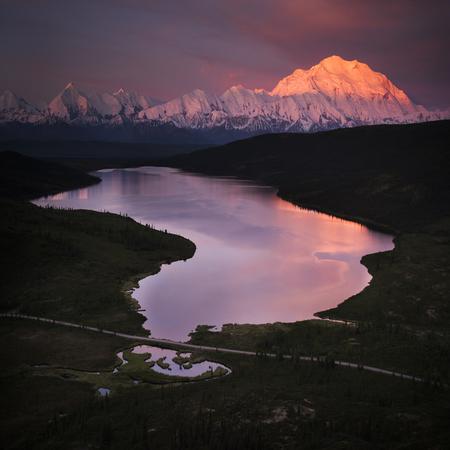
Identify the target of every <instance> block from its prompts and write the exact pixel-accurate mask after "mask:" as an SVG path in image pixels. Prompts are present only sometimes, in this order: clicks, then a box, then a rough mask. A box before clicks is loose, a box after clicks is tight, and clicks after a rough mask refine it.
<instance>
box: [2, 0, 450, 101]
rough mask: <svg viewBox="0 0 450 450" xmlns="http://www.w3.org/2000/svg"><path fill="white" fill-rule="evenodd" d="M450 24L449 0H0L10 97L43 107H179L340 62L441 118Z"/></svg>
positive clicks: (449, 89) (447, 91) (447, 97)
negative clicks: (81, 91) (356, 65)
mask: <svg viewBox="0 0 450 450" xmlns="http://www.w3.org/2000/svg"><path fill="white" fill-rule="evenodd" d="M449 24H450V1H449V0H428V1H424V0H418V1H416V0H377V1H374V0H367V1H366V0H247V1H245V0H240V1H239V0H146V1H144V0H122V1H120V0H77V1H65V0H0V61H1V66H0V89H7V88H8V89H11V90H13V91H14V92H16V93H17V94H18V95H20V96H23V97H24V98H26V99H28V100H30V101H33V102H35V103H37V102H41V101H48V100H50V99H51V98H52V97H54V96H55V95H56V94H57V93H58V92H59V91H61V90H62V89H63V88H64V86H65V85H66V84H67V83H68V82H70V81H72V82H75V84H77V85H79V86H81V87H85V88H91V89H95V90H99V91H115V90H117V89H119V88H121V87H122V88H125V89H128V90H132V91H137V92H140V93H142V94H145V95H149V96H152V97H155V98H159V99H164V100H169V99H171V98H174V97H177V96H179V95H182V94H184V93H187V92H190V91H192V90H193V89H195V88H201V89H203V90H206V91H209V92H214V93H217V94H221V93H222V92H223V91H224V90H225V89H227V88H228V87H230V86H232V85H236V84H241V85H244V86H245V87H248V88H264V89H272V88H273V87H274V85H275V84H276V82H277V81H278V80H279V79H281V78H283V77H284V76H286V75H288V74H289V73H291V72H292V71H293V70H294V69H296V68H309V67H311V66H312V65H314V64H317V63H318V62H319V61H320V60H321V59H323V58H325V57H327V56H330V55H333V54H337V55H340V56H342V57H343V58H345V59H350V60H352V59H358V60H359V61H362V62H365V63H367V64H369V66H371V67H372V68H373V69H374V70H377V71H379V72H383V73H384V74H386V75H387V76H388V77H389V78H390V79H391V81H393V82H394V83H395V84H396V85H397V86H399V87H400V88H402V89H403V90H405V91H406V92H407V93H408V95H409V96H410V97H411V98H412V99H413V101H415V102H417V103H420V104H424V105H425V106H428V107H440V108H442V107H448V106H450V58H449V54H450V33H449V30H448V27H449Z"/></svg>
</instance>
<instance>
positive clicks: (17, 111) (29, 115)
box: [0, 89, 43, 123]
mask: <svg viewBox="0 0 450 450" xmlns="http://www.w3.org/2000/svg"><path fill="white" fill-rule="evenodd" d="M42 119H43V114H42V113H41V112H40V111H39V109H38V108H36V107H35V106H33V105H31V104H30V103H28V102H27V101H26V100H25V99H23V98H22V97H19V96H17V95H16V94H15V93H14V92H12V91H10V90H9V89H7V90H5V91H3V92H2V93H1V94H0V122H22V123H36V122H39V121H41V120H42Z"/></svg>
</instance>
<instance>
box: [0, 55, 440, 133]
mask: <svg viewBox="0 0 450 450" xmlns="http://www.w3.org/2000/svg"><path fill="white" fill-rule="evenodd" d="M447 117H449V111H443V112H435V111H430V110H428V109H427V108H425V107H424V106H421V105H417V104H415V103H414V102H413V101H412V100H411V99H410V98H409V97H408V95H407V94H406V93H405V92H404V91H403V90H401V89H400V88H398V87H397V86H395V84H394V83H392V82H391V81H390V80H389V78H388V77H387V76H386V75H384V74H382V73H380V72H376V71H374V70H372V69H371V68H370V67H369V66H368V65H367V64H365V63H362V62H359V61H357V60H351V61H348V60H345V59H343V58H341V57H339V56H336V55H333V56H330V57H328V58H325V59H323V60H322V61H320V62H319V64H317V65H315V66H312V67H311V68H309V69H296V70H294V71H293V72H292V73H291V74H289V75H288V76H286V77H284V78H282V79H281V80H280V81H279V82H278V83H277V84H276V86H275V87H274V88H273V89H272V90H271V91H266V90H263V89H248V88H245V87H243V86H241V85H237V86H232V87H230V88H228V89H227V90H226V91H225V92H224V93H223V94H222V95H216V94H210V93H207V92H205V91H203V90H201V89H195V90H193V91H192V92H189V93H187V94H184V95H182V96H180V97H177V98H174V99H172V100H169V101H167V102H158V101H156V100H154V99H151V98H149V97H146V96H143V95H140V94H137V93H134V92H128V91H126V90H124V89H119V90H117V91H115V92H113V93H108V92H105V93H97V92H90V91H86V90H82V89H79V88H78V87H77V86H76V85H75V84H74V83H72V82H71V83H69V84H68V85H67V86H66V87H65V88H64V89H63V90H62V91H61V92H60V93H59V94H58V95H57V96H55V98H54V99H53V100H51V101H50V102H49V104H48V106H47V107H46V108H43V109H41V110H39V109H38V108H37V107H34V106H33V105H31V104H30V103H28V102H27V101H26V100H24V99H22V98H20V97H18V96H16V95H15V94H13V93H12V92H11V91H5V92H4V93H2V94H1V95H0V123H2V124H8V123H14V122H15V123H22V124H34V125H52V124H58V123H65V124H69V125H76V126H87V127H99V126H102V127H121V126H125V125H127V126H130V125H131V126H138V127H150V128H155V127H161V126H167V125H170V126H173V127H175V128H180V129H188V130H200V131H208V130H209V131H211V130H216V129H217V130H218V129H220V130H223V131H224V132H227V131H238V132H244V133H249V134H258V133H265V132H314V131H321V130H329V129H334V128H342V127H354V126H360V125H375V124H397V123H413V122H424V121H430V120H439V119H444V118H447Z"/></svg>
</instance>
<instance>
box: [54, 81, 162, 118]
mask: <svg viewBox="0 0 450 450" xmlns="http://www.w3.org/2000/svg"><path fill="white" fill-rule="evenodd" d="M154 104H156V102H155V101H154V100H153V99H150V98H147V97H145V96H143V95H139V94H136V93H134V92H128V91H126V90H125V89H123V88H120V89H119V90H118V91H116V92H114V93H112V94H111V93H109V92H104V93H98V92H94V91H88V90H83V91H82V90H80V89H78V87H77V86H76V85H75V84H74V83H73V82H71V83H69V84H67V86H66V87H65V88H64V89H63V90H62V91H61V92H60V93H59V94H58V95H57V96H56V97H55V98H54V99H53V100H52V101H51V102H50V103H49V105H48V112H49V115H50V117H52V118H56V119H59V120H63V121H68V122H77V123H79V122H82V123H89V124H96V123H98V124H100V123H112V124H121V123H123V121H125V120H132V119H135V118H136V117H137V115H138V113H139V112H141V111H143V110H144V109H147V108H150V107H151V106H153V105H154Z"/></svg>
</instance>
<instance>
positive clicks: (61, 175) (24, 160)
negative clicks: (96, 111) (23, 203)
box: [0, 151, 100, 199]
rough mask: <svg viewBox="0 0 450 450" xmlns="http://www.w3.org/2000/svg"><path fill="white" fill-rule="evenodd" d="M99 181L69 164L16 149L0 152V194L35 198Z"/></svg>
mask: <svg viewBox="0 0 450 450" xmlns="http://www.w3.org/2000/svg"><path fill="white" fill-rule="evenodd" d="M99 181H100V180H99V178H97V177H94V176H92V175H89V174H87V173H85V172H82V171H80V170H77V169H73V168H71V167H67V166H63V165H60V164H55V163H51V162H47V161H41V160H38V159H34V158H29V157H27V156H24V155H21V154H20V153H16V152H10V151H6V152H0V198H1V197H4V198H16V199H28V198H36V197H40V196H42V195H47V194H54V193H57V192H61V191H67V190H70V189H75V188H78V187H80V186H88V185H91V184H95V183H98V182H99Z"/></svg>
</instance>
